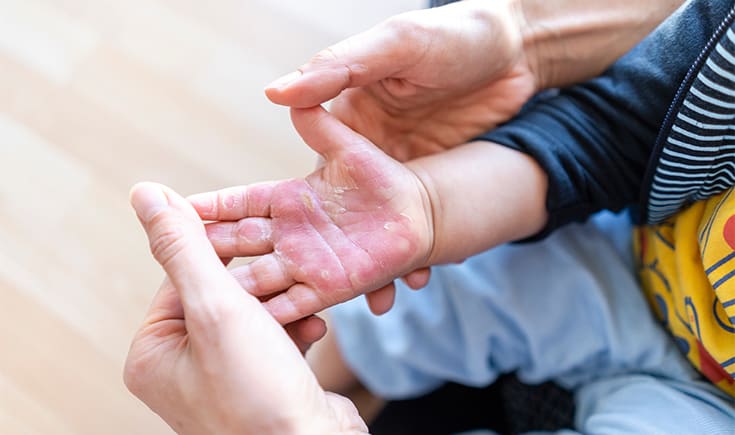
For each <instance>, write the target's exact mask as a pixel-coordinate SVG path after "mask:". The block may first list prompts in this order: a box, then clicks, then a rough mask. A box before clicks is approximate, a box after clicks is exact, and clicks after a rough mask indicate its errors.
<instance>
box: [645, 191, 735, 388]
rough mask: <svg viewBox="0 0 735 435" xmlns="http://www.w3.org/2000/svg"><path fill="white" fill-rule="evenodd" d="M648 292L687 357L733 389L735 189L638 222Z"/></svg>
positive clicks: (702, 369)
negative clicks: (671, 214) (655, 219)
mask: <svg viewBox="0 0 735 435" xmlns="http://www.w3.org/2000/svg"><path fill="white" fill-rule="evenodd" d="M634 245H635V250H636V251H635V252H636V258H637V259H638V267H639V273H640V277H641V280H642V286H643V289H644V290H645V293H646V296H647V298H648V300H649V302H650V303H651V305H652V306H653V308H654V311H655V312H656V314H657V315H658V316H659V318H660V319H661V320H662V321H663V323H664V325H665V326H666V327H667V328H668V329H669V330H670V331H671V332H672V333H673V334H674V337H675V339H676V341H677V344H679V347H680V348H681V349H682V350H683V351H684V352H685V353H686V355H687V357H688V358H689V360H690V361H691V362H692V363H693V364H694V365H695V366H696V367H697V369H699V371H700V372H701V373H702V374H703V375H704V376H706V377H707V378H708V379H709V380H710V381H712V382H713V383H714V384H715V385H717V386H718V387H720V388H721V389H723V390H724V391H726V392H727V393H728V394H730V395H732V396H735V379H733V378H734V375H735V326H733V325H735V193H734V189H730V190H728V191H726V192H724V193H722V194H720V195H717V196H715V197H713V198H710V199H708V200H706V201H701V202H698V203H696V204H693V205H692V206H690V207H689V208H687V209H686V210H684V211H682V212H680V213H679V214H677V215H676V216H674V217H672V218H669V219H668V220H667V221H665V222H663V223H661V224H658V225H652V226H646V227H640V228H637V229H636V237H635V243H634Z"/></svg>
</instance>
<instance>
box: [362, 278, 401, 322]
mask: <svg viewBox="0 0 735 435" xmlns="http://www.w3.org/2000/svg"><path fill="white" fill-rule="evenodd" d="M395 299H396V286H395V284H394V283H392V282H391V283H390V284H388V285H387V286H385V287H383V288H379V289H377V290H375V291H372V292H370V293H367V294H365V300H366V301H367V304H368V307H370V311H371V312H372V313H373V314H375V315H376V316H380V315H381V314H385V313H387V312H388V311H389V310H390V309H391V308H393V302H395Z"/></svg>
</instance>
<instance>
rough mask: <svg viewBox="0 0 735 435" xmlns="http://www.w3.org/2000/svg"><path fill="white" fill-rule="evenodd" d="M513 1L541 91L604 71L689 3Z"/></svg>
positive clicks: (663, 0) (680, 0)
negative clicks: (684, 4)
mask: <svg viewBox="0 0 735 435" xmlns="http://www.w3.org/2000/svg"><path fill="white" fill-rule="evenodd" d="M511 1H516V10H517V11H518V12H519V14H517V16H518V19H519V21H520V28H521V33H522V38H523V45H524V52H525V54H526V57H527V60H528V62H529V63H530V67H531V69H532V70H533V71H534V75H535V76H536V80H537V85H538V88H539V89H545V88H551V87H559V86H565V85H569V84H572V83H577V82H579V81H583V80H585V79H588V78H591V77H594V76H596V75H598V74H600V73H602V71H603V70H604V69H605V68H607V67H608V66H609V65H610V64H612V63H613V62H614V61H615V60H616V59H617V58H619V57H620V56H622V55H623V54H625V53H626V52H627V51H628V50H630V49H631V48H633V46H635V45H636V44H637V43H638V42H639V41H641V40H642V39H643V38H644V37H645V36H646V35H648V34H649V33H650V32H651V31H653V29H654V28H656V26H657V25H658V24H659V23H661V22H662V21H663V20H664V19H666V17H668V16H669V15H671V14H672V13H673V12H674V11H675V10H676V8H678V7H679V6H681V5H682V4H683V3H684V1H683V0H604V1H603V0H595V1H590V0H556V1H548V0H511ZM489 3H491V4H492V3H493V2H489Z"/></svg>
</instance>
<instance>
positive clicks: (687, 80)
mask: <svg viewBox="0 0 735 435" xmlns="http://www.w3.org/2000/svg"><path fill="white" fill-rule="evenodd" d="M734 21H735V5H734V6H731V7H730V11H729V12H728V13H727V15H726V16H725V18H724V19H723V20H722V22H721V23H720V24H719V25H718V26H717V28H716V29H715V32H714V33H713V34H712V36H711V37H710V39H709V40H708V41H707V44H706V45H705V46H704V48H703V49H702V51H700V52H699V55H697V57H696V59H695V60H694V63H693V64H692V66H691V67H689V70H688V71H687V73H686V75H685V76H684V80H683V81H682V83H681V85H680V86H679V89H678V90H677V91H676V94H674V99H673V100H672V103H671V105H670V106H669V109H668V110H667V111H666V116H665V117H664V122H663V124H661V129H660V130H659V132H658V136H657V137H656V142H655V144H654V146H653V152H652V153H651V157H650V158H649V160H648V161H649V164H648V168H647V169H646V175H645V176H644V177H643V184H642V185H641V186H642V187H641V195H640V198H641V201H640V205H641V208H642V209H641V211H640V213H641V222H642V223H647V219H648V195H649V194H650V191H651V187H652V185H653V177H654V175H656V169H657V168H658V165H652V164H651V163H652V162H654V161H657V160H658V156H659V155H660V154H661V151H662V150H663V147H664V144H665V142H666V139H667V138H668V137H669V132H670V131H671V128H672V127H673V125H674V121H675V119H676V114H677V113H679V109H680V108H681V106H682V104H684V99H685V98H686V96H687V94H688V92H689V89H690V88H691V86H692V84H693V83H694V80H696V78H697V75H699V71H700V70H701V69H702V66H704V63H705V62H706V60H707V59H708V58H709V55H710V54H711V53H712V50H713V49H714V48H715V47H716V46H717V43H718V42H719V41H720V38H722V35H723V34H724V33H725V31H727V29H729V28H730V26H732V24H733V22H734Z"/></svg>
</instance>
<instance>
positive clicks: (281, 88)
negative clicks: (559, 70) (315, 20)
mask: <svg viewBox="0 0 735 435" xmlns="http://www.w3.org/2000/svg"><path fill="white" fill-rule="evenodd" d="M521 22H522V16H521V13H520V11H519V10H518V5H517V2H514V1H493V2H488V1H486V0H465V1H462V2H458V3H456V4H451V5H447V6H444V7H441V8H436V9H428V10H420V11H413V12H408V13H405V14H401V15H398V16H396V17H393V18H391V19H389V20H387V21H385V22H384V23H382V24H380V25H378V26H376V27H374V28H373V29H371V30H369V31H367V32H364V33H360V34H358V35H356V36H353V37H351V38H349V39H347V40H344V41H342V42H340V43H338V44H336V45H334V46H332V47H330V48H328V49H326V50H324V51H322V52H320V53H319V54H317V55H316V56H315V57H314V58H312V60H311V61H310V62H309V63H307V64H306V65H304V66H303V67H301V68H300V69H299V70H298V71H297V72H296V73H292V74H290V75H288V76H286V77H284V78H283V79H281V80H277V81H276V82H274V83H273V84H271V85H269V87H268V88H267V89H266V94H267V96H268V97H269V98H270V99H271V100H272V101H273V102H275V103H278V104H283V105H287V106H291V107H311V106H315V105H318V104H321V103H322V102H325V101H327V100H330V99H332V98H334V97H337V96H338V95H339V97H338V98H337V99H336V100H334V101H333V102H332V106H331V112H332V113H334V114H335V115H336V116H337V117H338V118H339V119H340V120H341V121H343V122H344V123H346V124H347V125H348V126H349V127H351V128H352V129H353V130H355V131H357V132H359V133H360V134H362V135H363V136H365V137H366V138H368V139H369V140H370V141H372V142H373V143H375V144H377V145H378V146H380V147H381V148H382V149H383V150H385V151H386V152H387V153H388V154H390V155H391V156H393V157H394V158H396V159H398V160H400V161H405V160H408V159H411V158H414V157H418V156H422V155H426V154H430V153H433V152H437V151H440V150H443V149H446V148H449V147H454V146H457V145H460V144H462V143H464V142H466V141H467V140H469V139H471V138H473V137H474V136H476V135H478V134H480V133H482V132H484V131H487V130H488V129H490V128H492V127H494V126H495V125H497V124H498V123H500V122H503V121H506V120H508V119H510V118H511V117H512V116H513V115H515V114H516V113H517V112H518V110H520V108H521V106H522V105H523V104H524V103H525V102H526V101H527V100H528V98H529V97H530V96H531V95H533V93H534V92H535V91H536V90H537V87H538V86H537V83H536V77H535V75H534V72H533V71H532V70H531V68H530V66H529V65H530V63H529V61H528V59H527V57H526V52H525V51H524V50H523V41H522V33H521ZM343 91H344V92H343Z"/></svg>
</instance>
